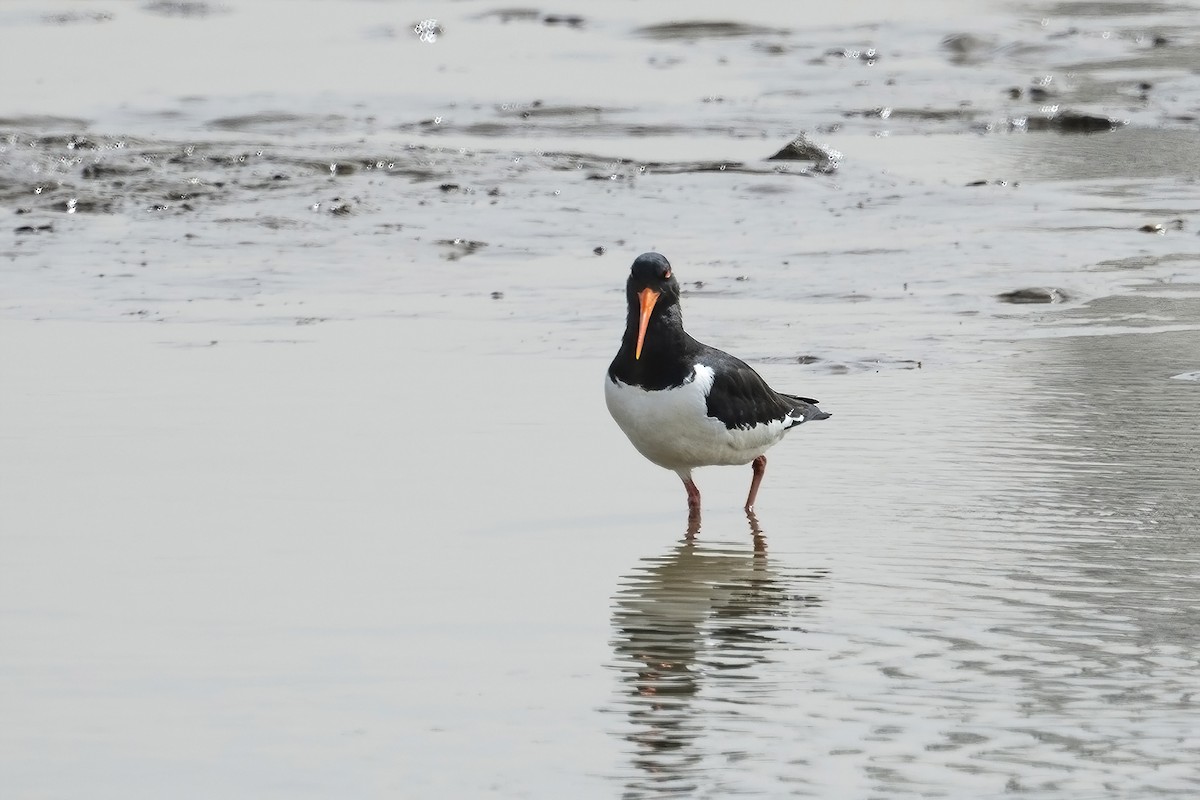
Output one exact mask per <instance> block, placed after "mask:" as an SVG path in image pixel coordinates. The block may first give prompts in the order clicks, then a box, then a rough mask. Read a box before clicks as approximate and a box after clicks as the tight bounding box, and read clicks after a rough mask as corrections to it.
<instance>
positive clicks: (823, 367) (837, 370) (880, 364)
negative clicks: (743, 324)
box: [754, 354, 923, 375]
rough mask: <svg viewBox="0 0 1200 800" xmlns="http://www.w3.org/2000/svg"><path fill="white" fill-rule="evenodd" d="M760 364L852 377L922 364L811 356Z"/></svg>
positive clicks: (760, 360)
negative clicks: (808, 368)
mask: <svg viewBox="0 0 1200 800" xmlns="http://www.w3.org/2000/svg"><path fill="white" fill-rule="evenodd" d="M754 360H755V362H756V363H759V364H799V365H801V366H805V367H812V368H813V369H814V370H815V371H817V372H825V373H829V374H831V375H850V374H855V373H863V372H879V371H881V370H893V369H921V368H922V366H923V364H922V362H920V361H918V360H916V359H913V358H896V357H893V356H874V357H867V358H861V359H852V360H840V359H834V358H824V357H822V356H816V355H811V354H803V355H796V356H766V357H764V358H757V359H754Z"/></svg>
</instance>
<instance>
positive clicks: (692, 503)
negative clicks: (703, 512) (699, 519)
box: [683, 478, 700, 511]
mask: <svg viewBox="0 0 1200 800" xmlns="http://www.w3.org/2000/svg"><path fill="white" fill-rule="evenodd" d="M683 488H685V489H687V493H688V511H699V510H700V489H699V488H697V486H696V484H695V482H694V481H692V479H691V478H684V479H683Z"/></svg>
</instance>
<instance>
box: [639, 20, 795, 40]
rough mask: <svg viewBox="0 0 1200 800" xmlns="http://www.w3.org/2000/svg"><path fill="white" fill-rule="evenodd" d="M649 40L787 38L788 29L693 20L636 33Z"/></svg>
mask: <svg viewBox="0 0 1200 800" xmlns="http://www.w3.org/2000/svg"><path fill="white" fill-rule="evenodd" d="M634 33H635V34H637V35H638V36H644V37H646V38H648V39H663V40H673V39H733V38H738V37H744V36H786V35H787V34H788V33H790V31H788V30H787V29H786V28H769V27H767V26H765V25H750V24H748V23H745V22H717V21H706V20H692V21H687V22H663V23H660V24H658V25H646V26H644V27H641V28H638V29H636V30H635V31H634Z"/></svg>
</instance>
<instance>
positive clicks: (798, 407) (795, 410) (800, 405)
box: [781, 394, 833, 427]
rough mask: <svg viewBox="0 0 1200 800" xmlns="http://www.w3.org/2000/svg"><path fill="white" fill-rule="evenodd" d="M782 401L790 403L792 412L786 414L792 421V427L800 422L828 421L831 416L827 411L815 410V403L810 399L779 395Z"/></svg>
mask: <svg viewBox="0 0 1200 800" xmlns="http://www.w3.org/2000/svg"><path fill="white" fill-rule="evenodd" d="M781 396H782V397H783V398H784V399H786V400H788V401H790V402H791V403H792V410H791V411H789V412H788V416H789V417H790V418H791V419H792V420H794V422H793V423H792V425H789V426H788V427H792V426H793V425H799V424H800V423H802V422H812V421H813V420H818V419H829V418H830V417H832V416H833V415H832V414H830V413H829V412H828V411H822V410H821V409H819V408H817V401H816V400H813V399H812V398H811V397H796V396H795V395H791V394H785V395H781Z"/></svg>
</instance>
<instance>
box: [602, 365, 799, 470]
mask: <svg viewBox="0 0 1200 800" xmlns="http://www.w3.org/2000/svg"><path fill="white" fill-rule="evenodd" d="M715 377H716V376H715V373H714V372H713V370H712V369H711V368H710V367H706V366H704V365H703V364H696V365H695V368H694V371H693V373H692V376H691V377H690V378H688V380H686V381H685V382H684V383H683V384H682V385H681V386H675V387H673V388H670V389H662V390H659V391H647V390H645V389H642V388H640V387H638V386H631V385H629V384H627V383H622V382H621V381H614V380H613V379H612V378H609V377H608V376H607V375H606V376H605V380H604V399H605V401H606V402H607V403H608V411H609V413H610V414H612V417H613V419H614V420H616V422H617V425H619V426H620V427H621V430H622V431H624V432H625V435H626V436H628V437H629V441H630V442H632V443H633V446H634V447H636V448H637V449H638V452H640V453H641V454H642V455H643V456H645V457H646V458H648V459H649V460H650V461H653V462H654V463H655V464H658V465H659V466H660V467H665V468H667V469H670V470H676V471H678V470H690V469H693V468H695V467H703V466H709V465H715V464H748V463H750V462H751V461H753V460H754V459H755V458H756V457H757V456H760V455H762V454H763V452H765V451H766V450H767V448H769V447H771V446H772V445H775V444H777V443H778V442H779V440H780V439H782V438H783V435H784V433H785V431H786V430H787V427H785V424H786V423H788V422H790V420H789V419H779V420H773V421H771V422H769V423H766V424H760V425H755V426H754V427H752V428H732V429H730V428H727V427H725V423H723V422H721V421H720V420H719V419H715V418H714V417H710V416H708V403H707V397H708V393H709V391H710V390H711V389H712V386H713V380H714V378H715Z"/></svg>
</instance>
